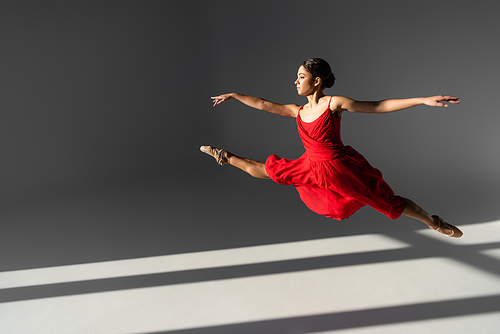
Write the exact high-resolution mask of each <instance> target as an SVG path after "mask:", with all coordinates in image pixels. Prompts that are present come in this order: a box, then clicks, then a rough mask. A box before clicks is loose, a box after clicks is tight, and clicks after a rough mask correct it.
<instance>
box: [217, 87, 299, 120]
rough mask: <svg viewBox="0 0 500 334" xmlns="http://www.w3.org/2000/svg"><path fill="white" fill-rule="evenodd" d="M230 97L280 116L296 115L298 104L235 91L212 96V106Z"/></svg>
mask: <svg viewBox="0 0 500 334" xmlns="http://www.w3.org/2000/svg"><path fill="white" fill-rule="evenodd" d="M231 99H235V100H238V101H240V102H241V103H244V104H246V105H247V106H249V107H252V108H255V109H259V110H265V111H267V112H270V113H273V114H278V115H281V116H287V117H297V114H298V111H299V108H300V107H299V106H298V105H296V104H279V103H274V102H269V101H267V100H264V99H263V98H260V97H255V96H248V95H243V94H237V93H229V94H222V95H219V96H213V97H212V100H214V101H213V102H214V107H215V106H216V105H218V104H221V103H222V102H226V101H229V100H231Z"/></svg>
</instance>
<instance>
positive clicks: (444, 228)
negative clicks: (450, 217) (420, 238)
mask: <svg viewBox="0 0 500 334" xmlns="http://www.w3.org/2000/svg"><path fill="white" fill-rule="evenodd" d="M432 218H433V219H434V221H435V222H437V223H438V225H439V227H438V228H436V231H437V232H439V233H442V234H444V235H446V236H447V237H451V238H460V237H461V236H462V235H463V234H464V233H463V232H462V231H460V229H459V228H458V227H456V226H453V225H451V224H449V223H447V222H445V221H444V220H443V218H441V217H439V216H432Z"/></svg>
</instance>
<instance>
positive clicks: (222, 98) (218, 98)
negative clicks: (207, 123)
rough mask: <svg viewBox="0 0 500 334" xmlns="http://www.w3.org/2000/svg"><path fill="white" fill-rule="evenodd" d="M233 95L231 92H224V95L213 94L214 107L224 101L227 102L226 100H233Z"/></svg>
mask: <svg viewBox="0 0 500 334" xmlns="http://www.w3.org/2000/svg"><path fill="white" fill-rule="evenodd" d="M232 98H233V97H232V96H231V94H222V95H219V96H212V97H211V99H212V100H213V102H214V105H213V106H214V107H215V106H216V105H218V104H221V103H222V102H226V101H229V100H231V99H232Z"/></svg>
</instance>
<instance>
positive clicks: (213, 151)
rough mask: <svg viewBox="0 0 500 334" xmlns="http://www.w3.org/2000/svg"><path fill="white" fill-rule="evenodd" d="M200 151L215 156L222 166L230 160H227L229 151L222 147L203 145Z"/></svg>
mask: <svg viewBox="0 0 500 334" xmlns="http://www.w3.org/2000/svg"><path fill="white" fill-rule="evenodd" d="M200 151H202V152H203V153H206V154H208V155H211V156H212V157H214V158H215V160H217V163H218V164H219V165H221V166H223V165H225V164H227V163H228V162H229V161H228V160H227V155H226V153H227V152H226V151H224V150H223V149H221V148H217V147H212V146H201V147H200Z"/></svg>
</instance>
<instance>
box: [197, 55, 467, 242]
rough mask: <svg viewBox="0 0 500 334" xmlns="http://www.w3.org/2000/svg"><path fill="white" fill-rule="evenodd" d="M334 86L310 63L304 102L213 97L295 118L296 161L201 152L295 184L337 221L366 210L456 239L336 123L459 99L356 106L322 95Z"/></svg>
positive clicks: (301, 85)
mask: <svg viewBox="0 0 500 334" xmlns="http://www.w3.org/2000/svg"><path fill="white" fill-rule="evenodd" d="M334 83H335V76H334V75H333V73H332V71H331V68H330V65H329V64H328V63H327V62H326V61H325V60H323V59H320V58H311V59H308V60H306V61H304V62H303V63H302V65H301V66H300V67H299V70H298V72H297V80H295V85H296V88H297V92H298V94H299V95H301V96H305V97H307V100H308V103H307V104H305V105H303V106H299V105H296V104H286V105H283V104H278V103H273V102H270V101H267V100H264V99H262V98H259V97H253V96H247V95H243V94H237V93H229V94H223V95H219V96H215V97H212V100H213V106H217V105H219V104H221V103H223V102H226V101H229V100H231V99H235V100H237V101H240V102H242V103H244V104H246V105H248V106H250V107H253V108H256V109H259V110H265V111H268V112H271V113H274V114H278V115H281V116H287V117H294V118H296V119H297V129H298V132H299V136H300V137H301V139H302V143H303V144H304V147H305V149H306V152H305V153H304V154H303V155H302V156H301V157H300V158H298V159H284V158H280V157H279V156H277V155H271V156H269V157H268V158H267V160H266V162H265V163H264V162H260V161H257V160H252V159H247V158H242V157H239V156H237V155H235V154H233V153H230V152H227V151H225V150H223V149H220V148H217V147H212V146H201V147H200V150H201V151H202V152H204V153H207V154H209V155H211V156H212V157H214V158H215V159H216V161H217V163H219V165H225V164H230V165H232V166H235V167H237V168H239V169H241V170H243V171H245V172H246V173H248V174H250V175H251V176H253V177H256V178H262V179H272V180H273V181H275V182H276V183H279V184H286V185H293V186H295V188H296V189H297V191H298V193H299V195H300V198H301V199H302V201H303V202H304V203H305V204H306V206H307V207H308V208H309V209H311V210H312V211H314V212H316V213H318V214H320V215H323V216H326V217H330V218H333V219H336V220H341V219H346V218H348V217H349V216H351V215H352V214H353V213H354V212H356V211H357V210H358V209H360V208H361V207H363V206H365V205H369V206H371V207H373V208H374V209H375V210H377V211H379V212H382V213H384V214H385V215H387V216H388V217H389V218H391V219H397V218H399V217H400V216H401V215H405V216H408V217H412V218H415V219H418V220H420V221H422V222H423V223H425V224H426V225H427V226H428V227H430V228H431V229H433V230H435V231H437V232H439V233H442V234H444V235H446V236H449V237H454V238H460V237H461V236H462V234H463V233H462V231H460V229H458V228H457V227H455V226H453V225H451V224H449V223H447V222H445V221H444V220H443V219H442V218H440V217H439V216H436V215H432V216H431V215H429V214H428V213H427V212H426V211H425V210H424V209H422V208H421V207H420V206H419V205H417V204H416V203H415V202H413V201H412V200H410V199H408V198H404V197H401V196H397V195H395V194H394V192H393V191H392V189H391V188H390V186H389V185H388V184H387V183H386V182H385V181H384V180H383V178H382V174H381V172H380V171H379V170H378V169H376V168H374V167H372V166H371V165H370V164H369V163H368V161H367V160H366V159H365V158H364V157H363V156H362V155H361V154H360V153H358V152H357V151H356V150H355V149H354V148H352V147H350V146H348V145H347V146H346V145H344V144H343V143H342V140H341V138H340V120H341V117H342V114H343V113H344V112H345V111H350V112H361V113H378V114H383V113H389V112H394V111H398V110H402V109H407V108H411V107H415V106H418V105H427V106H436V107H448V103H451V104H458V103H460V101H459V98H458V97H453V96H443V95H436V96H430V97H421V98H409V99H389V100H381V101H373V102H372V101H356V100H353V99H350V98H347V97H342V96H326V95H324V93H323V90H324V89H325V88H330V87H332V86H333V84H334Z"/></svg>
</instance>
